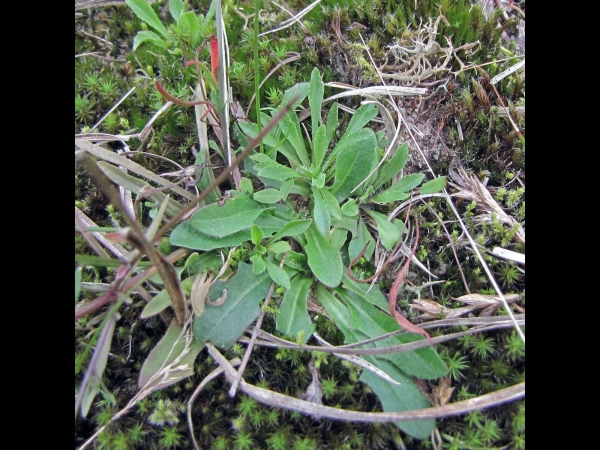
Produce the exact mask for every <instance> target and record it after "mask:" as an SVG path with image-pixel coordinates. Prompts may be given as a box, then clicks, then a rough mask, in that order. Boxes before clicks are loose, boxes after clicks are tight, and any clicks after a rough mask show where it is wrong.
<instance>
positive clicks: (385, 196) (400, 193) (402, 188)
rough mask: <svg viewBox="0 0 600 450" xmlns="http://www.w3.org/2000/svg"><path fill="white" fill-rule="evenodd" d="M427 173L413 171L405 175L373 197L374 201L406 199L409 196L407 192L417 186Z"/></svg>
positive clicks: (383, 202) (388, 201)
mask: <svg viewBox="0 0 600 450" xmlns="http://www.w3.org/2000/svg"><path fill="white" fill-rule="evenodd" d="M423 178H425V175H424V174H422V173H413V174H411V175H407V176H405V177H403V178H402V179H401V180H400V181H398V182H397V183H395V184H392V185H391V186H390V187H389V188H387V189H386V190H384V191H382V192H380V193H379V194H378V195H376V196H374V197H373V201H374V202H376V203H382V204H385V203H390V202H393V201H398V200H404V199H407V198H408V197H409V195H408V194H407V192H410V191H411V190H412V189H414V188H415V187H417V186H418V185H419V184H420V183H421V181H423Z"/></svg>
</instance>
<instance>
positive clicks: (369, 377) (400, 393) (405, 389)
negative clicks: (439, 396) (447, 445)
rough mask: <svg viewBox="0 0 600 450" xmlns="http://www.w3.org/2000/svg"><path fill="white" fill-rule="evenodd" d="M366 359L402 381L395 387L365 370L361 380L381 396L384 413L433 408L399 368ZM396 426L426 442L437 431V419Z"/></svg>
mask: <svg viewBox="0 0 600 450" xmlns="http://www.w3.org/2000/svg"><path fill="white" fill-rule="evenodd" d="M365 359H366V360H367V361H369V362H370V363H371V364H374V365H375V366H377V367H378V368H379V369H381V370H383V371H384V372H385V373H387V374H388V375H389V376H390V377H391V378H393V379H394V380H396V381H398V382H400V386H395V385H393V384H392V383H390V382H389V381H385V380H384V379H382V378H381V377H378V376H377V375H375V374H374V373H372V372H370V371H368V370H363V371H362V374H361V376H360V378H359V380H360V381H362V382H364V383H367V384H368V385H369V387H370V388H371V389H373V392H374V393H375V395H377V397H379V400H380V401H381V406H383V410H384V411H385V412H401V411H411V410H415V409H422V408H428V407H430V406H431V404H430V403H429V401H428V400H427V398H426V397H425V396H424V395H423V394H422V393H421V391H420V390H419V388H418V386H417V385H416V383H415V382H414V381H413V380H412V379H411V378H410V377H408V376H406V374H404V373H402V371H401V370H399V369H398V368H397V367H396V366H394V365H393V364H390V363H389V362H387V361H384V360H381V359H375V358H372V357H365ZM394 423H395V425H396V426H397V427H398V428H400V429H401V430H402V431H404V432H405V433H406V434H408V435H410V436H412V437H415V438H417V439H427V438H428V437H429V436H431V432H432V431H433V430H434V429H435V419H423V420H407V421H404V422H394Z"/></svg>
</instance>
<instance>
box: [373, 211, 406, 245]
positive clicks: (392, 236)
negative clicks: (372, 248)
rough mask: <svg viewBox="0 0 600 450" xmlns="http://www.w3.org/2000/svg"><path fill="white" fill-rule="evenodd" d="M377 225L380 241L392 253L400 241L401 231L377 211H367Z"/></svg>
mask: <svg viewBox="0 0 600 450" xmlns="http://www.w3.org/2000/svg"><path fill="white" fill-rule="evenodd" d="M367 212H368V214H369V215H370V216H371V217H372V218H373V219H375V222H376V223H377V232H378V233H379V239H380V240H381V243H382V244H383V246H384V247H385V249H386V250H387V251H391V250H392V249H393V248H394V247H395V246H396V244H397V243H398V239H400V231H399V230H398V228H396V226H395V225H394V224H393V223H391V222H388V220H387V217H386V216H384V215H383V214H381V213H378V212H375V211H367Z"/></svg>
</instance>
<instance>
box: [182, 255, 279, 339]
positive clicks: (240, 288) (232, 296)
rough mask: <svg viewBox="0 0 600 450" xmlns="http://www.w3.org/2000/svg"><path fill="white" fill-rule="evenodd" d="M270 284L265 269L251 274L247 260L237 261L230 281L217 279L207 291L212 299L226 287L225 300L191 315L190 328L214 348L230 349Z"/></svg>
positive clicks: (249, 320) (250, 318) (256, 311)
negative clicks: (196, 315)
mask: <svg viewBox="0 0 600 450" xmlns="http://www.w3.org/2000/svg"><path fill="white" fill-rule="evenodd" d="M270 286H271V277H270V276H269V274H268V273H267V272H263V273H262V274H261V275H254V274H253V273H252V269H251V268H250V266H249V265H248V264H246V263H243V262H240V263H238V271H237V272H236V274H235V275H233V276H232V277H231V278H229V280H227V281H225V282H223V281H217V282H215V284H214V285H213V287H212V288H211V290H210V291H209V293H208V298H209V299H210V301H211V302H214V301H215V300H217V299H218V298H219V297H222V295H223V290H224V289H226V290H227V298H226V300H225V303H223V304H222V305H220V306H213V305H211V304H210V303H209V302H207V304H206V309H205V310H204V314H202V316H201V317H196V318H194V322H193V325H192V327H193V330H194V335H195V336H196V339H198V341H200V342H202V343H205V342H206V341H211V342H212V343H213V344H214V345H216V346H217V347H220V348H222V349H229V348H230V347H231V346H232V345H233V344H234V343H235V341H236V340H237V339H238V338H239V337H240V336H241V335H242V333H243V332H244V330H245V329H246V328H247V327H248V325H250V324H251V323H252V322H253V321H254V320H255V319H256V318H257V317H258V314H259V313H260V307H259V301H260V300H263V299H264V298H265V297H266V296H267V293H268V292H269V288H270Z"/></svg>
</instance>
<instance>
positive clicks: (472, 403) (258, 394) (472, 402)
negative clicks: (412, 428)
mask: <svg viewBox="0 0 600 450" xmlns="http://www.w3.org/2000/svg"><path fill="white" fill-rule="evenodd" d="M206 346H207V347H208V351H209V353H210V355H211V356H212V357H213V359H214V360H215V361H216V362H217V364H219V365H220V366H221V367H222V368H224V369H225V376H226V377H227V380H228V381H229V382H232V381H233V380H234V379H235V376H236V372H237V371H236V370H235V369H234V368H233V367H232V366H231V364H229V361H227V359H226V358H225V357H224V356H223V355H222V354H221V353H220V352H219V350H217V349H216V348H215V347H214V346H213V345H212V344H210V343H208V344H206ZM323 348H324V347H321V349H323ZM240 389H241V390H242V392H244V393H246V394H247V395H249V396H250V397H252V398H254V399H256V400H258V401H259V402H261V403H263V404H266V405H269V406H274V407H277V408H284V409H288V410H292V411H298V412H301V413H303V414H307V415H312V416H315V415H317V416H321V417H324V418H328V419H336V420H345V421H353V422H400V421H407V420H417V419H432V418H441V417H450V416H455V415H459V414H464V413H467V412H470V411H474V410H478V409H482V408H489V407H492V406H497V405H501V404H504V403H507V402H511V401H516V400H519V399H521V398H524V397H525V383H524V382H523V383H519V384H517V385H514V386H511V387H509V388H505V389H501V390H499V391H495V392H492V393H490V394H485V395H482V396H479V397H476V398H472V399H469V400H464V401H461V402H456V403H451V404H446V405H444V406H438V407H433V408H423V409H417V410H414V411H407V412H383V413H366V412H361V411H349V410H343V409H338V408H332V407H330V406H324V405H319V404H316V403H312V402H307V401H305V400H300V399H297V398H294V397H290V396H288V395H283V394H280V393H278V392H273V391H271V390H268V389H263V388H259V387H257V386H254V385H251V384H248V383H246V382H245V381H243V380H242V381H241V382H240Z"/></svg>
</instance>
